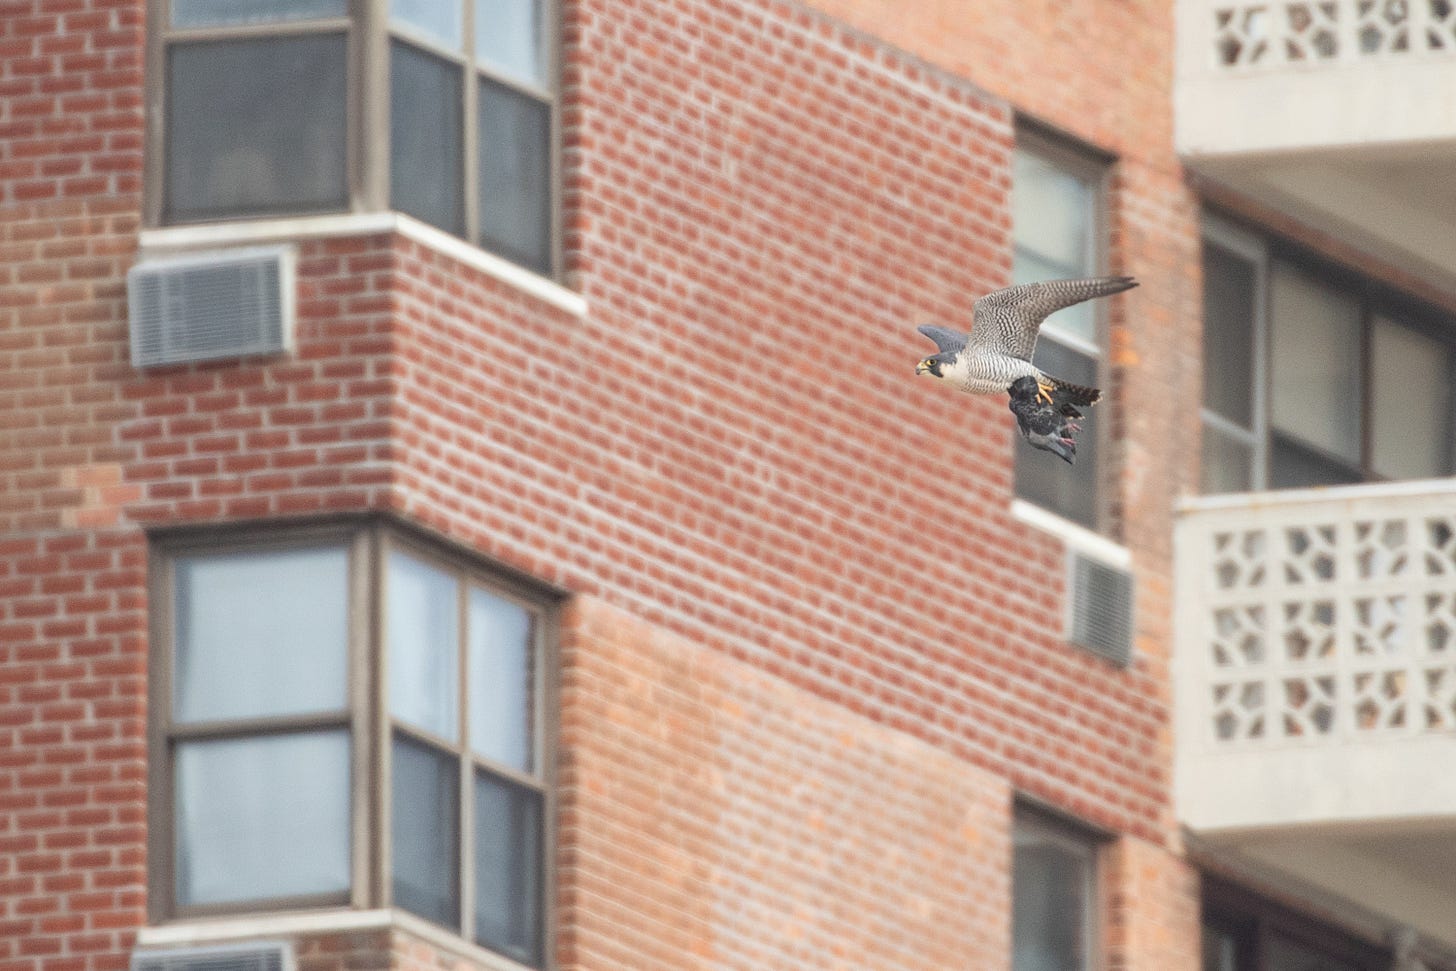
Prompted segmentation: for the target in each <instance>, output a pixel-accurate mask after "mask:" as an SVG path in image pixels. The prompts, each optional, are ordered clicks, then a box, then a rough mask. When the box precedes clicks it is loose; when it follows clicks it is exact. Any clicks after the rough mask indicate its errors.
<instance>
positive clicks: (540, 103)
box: [148, 0, 558, 275]
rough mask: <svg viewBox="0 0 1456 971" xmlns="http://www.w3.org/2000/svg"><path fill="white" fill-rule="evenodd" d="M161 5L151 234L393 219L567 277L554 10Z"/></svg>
mask: <svg viewBox="0 0 1456 971" xmlns="http://www.w3.org/2000/svg"><path fill="white" fill-rule="evenodd" d="M152 3H153V7H152V22H153V23H157V24H161V25H163V26H162V28H161V29H160V34H159V38H158V42H157V43H155V44H154V45H153V46H154V48H155V50H156V54H155V56H154V61H153V71H152V73H153V77H154V82H153V83H155V84H157V85H158V86H159V88H160V94H159V100H160V103H161V104H162V106H163V109H162V111H161V112H160V114H158V115H157V116H155V117H154V118H153V119H152V122H151V123H152V129H151V143H150V150H149V155H148V160H149V209H148V217H149V220H150V221H151V222H152V223H153V224H176V223H189V222H199V221H208V220H219V219H242V218H253V217H263V216H280V215H302V214H309V213H321V212H345V211H350V210H369V209H383V208H393V209H397V210H399V211H401V212H405V213H408V214H410V215H412V216H415V217H416V218H418V219H420V220H422V221H424V222H427V223H429V224H431V225H433V226H436V227H438V228H440V229H442V230H444V231H446V232H448V233H452V234H454V235H456V236H461V237H464V238H466V239H468V240H471V241H472V242H474V243H476V244H477V245H480V246H482V247H483V248H485V249H488V250H490V251H492V252H494V253H497V254H499V255H501V256H503V257H505V258H507V259H509V260H512V261H514V262H516V263H519V264H521V265H522V266H525V267H527V268H529V269H532V270H534V271H536V272H538V273H542V274H546V275H551V274H552V273H554V272H555V268H556V265H557V262H558V260H557V245H558V244H557V237H558V234H557V232H556V229H555V227H556V222H557V220H556V215H555V207H556V204H557V203H556V199H555V189H554V187H555V184H556V180H555V178H554V171H555V167H556V158H555V156H556V148H555V146H556V136H555V129H556V125H557V122H556V98H555V82H554V78H555V75H556V67H555V64H554V39H553V30H552V25H553V24H554V17H553V15H552V10H551V7H550V2H549V0H388V2H387V4H386V3H385V2H384V0H380V6H381V8H383V7H385V6H387V16H386V17H384V18H376V17H375V16H374V15H373V9H374V8H373V6H372V5H370V4H360V3H354V4H351V3H349V2H348V0H299V2H294V3H286V2H283V0H170V2H169V0H152ZM361 11H362V12H361ZM381 34H382V35H385V39H382V40H380V41H379V42H378V43H376V42H375V38H378V37H381ZM376 50H380V51H385V52H387V55H386V56H374V55H373V54H372V52H374V51H376ZM386 139H387V149H388V150H387V151H385V150H383V148H384V146H385V144H386V141H385V140H386ZM376 144H377V145H378V146H379V150H374V148H373V146H374V145H376Z"/></svg>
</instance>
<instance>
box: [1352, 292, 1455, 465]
mask: <svg viewBox="0 0 1456 971" xmlns="http://www.w3.org/2000/svg"><path fill="white" fill-rule="evenodd" d="M1370 397H1371V425H1372V427H1371V429H1370V442H1371V452H1372V456H1371V458H1372V461H1373V463H1374V465H1375V470H1376V471H1377V472H1379V473H1380V474H1381V475H1386V476H1390V477H1391V478H1393V479H1420V478H1426V477H1434V476H1440V475H1445V474H1446V473H1447V472H1448V471H1450V458H1451V350H1450V348H1449V347H1447V346H1446V345H1445V344H1442V343H1441V342H1440V341H1437V340H1433V339H1431V338H1430V337H1427V336H1425V335H1424V334H1420V333H1417V332H1416V331H1413V330H1411V329H1410V328H1408V327H1402V326H1401V325H1400V324H1397V323H1396V322H1395V321H1393V320H1388V319H1386V318H1383V317H1382V318H1378V319H1377V320H1376V321H1375V330H1374V334H1373V337H1372V345H1371V374H1370Z"/></svg>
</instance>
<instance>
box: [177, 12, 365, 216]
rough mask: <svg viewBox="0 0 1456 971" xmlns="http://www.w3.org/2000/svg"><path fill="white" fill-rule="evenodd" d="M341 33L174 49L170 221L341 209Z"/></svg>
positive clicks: (343, 192) (344, 190) (343, 200)
mask: <svg viewBox="0 0 1456 971" xmlns="http://www.w3.org/2000/svg"><path fill="white" fill-rule="evenodd" d="M344 61H345V40H344V35H343V34H325V35H310V36H303V37H270V38H264V39H256V40H228V41H209V42H207V43H188V44H173V45H172V46H171V48H170V49H169V51H168V59H167V148H166V164H167V177H166V207H165V208H166V218H167V220H168V221H181V220H198V219H216V218H224V217H228V216H257V215H264V214H269V213H297V212H317V211H320V210H327V209H343V208H345V207H346V205H347V202H348V194H347V188H346V184H345V138H344V131H345V123H344V90H345V85H344V76H345V68H344Z"/></svg>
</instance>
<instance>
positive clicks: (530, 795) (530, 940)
mask: <svg viewBox="0 0 1456 971" xmlns="http://www.w3.org/2000/svg"><path fill="white" fill-rule="evenodd" d="M541 806H542V800H541V794H540V793H539V792H533V791H532V790H530V789H526V788H523V787H521V786H518V785H515V784H513V783H511V782H508V781H506V780H504V779H500V778H497V777H495V776H492V775H490V774H488V773H484V772H477V773H476V776H475V938H476V940H477V941H478V942H479V943H481V944H484V945H485V946H486V947H488V948H491V949H492V950H494V951H499V952H500V953H501V954H504V955H506V956H507V957H510V958H513V959H515V960H517V961H519V962H521V963H522V964H529V965H533V966H539V965H540V964H541V866H542V860H541V853H542V843H541V821H542V820H541V817H542V808H541Z"/></svg>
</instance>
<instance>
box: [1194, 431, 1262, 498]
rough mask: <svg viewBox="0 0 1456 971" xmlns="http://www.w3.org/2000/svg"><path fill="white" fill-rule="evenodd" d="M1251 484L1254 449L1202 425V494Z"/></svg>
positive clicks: (1238, 489) (1236, 489)
mask: <svg viewBox="0 0 1456 971" xmlns="http://www.w3.org/2000/svg"><path fill="white" fill-rule="evenodd" d="M1253 487H1254V449H1253V446H1251V445H1250V444H1249V443H1247V442H1241V441H1239V440H1238V439H1236V438H1234V437H1233V436H1231V435H1228V434H1227V433H1225V432H1222V431H1219V430H1218V429H1217V428H1214V427H1213V426H1211V425H1204V426H1203V494H1204V495H1206V496H1211V495H1214V494H1215V493H1219V492H1247V491H1249V490H1250V489H1252V488H1253Z"/></svg>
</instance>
